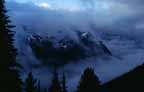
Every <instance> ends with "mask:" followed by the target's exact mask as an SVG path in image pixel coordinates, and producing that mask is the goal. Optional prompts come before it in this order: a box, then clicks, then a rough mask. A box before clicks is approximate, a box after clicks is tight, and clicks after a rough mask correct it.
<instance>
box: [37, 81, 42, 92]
mask: <svg viewBox="0 0 144 92" xmlns="http://www.w3.org/2000/svg"><path fill="white" fill-rule="evenodd" d="M37 88H38V89H37V92H41V87H40V80H39V81H38V86H37Z"/></svg>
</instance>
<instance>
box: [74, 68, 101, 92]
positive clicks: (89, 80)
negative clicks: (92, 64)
mask: <svg viewBox="0 0 144 92" xmlns="http://www.w3.org/2000/svg"><path fill="white" fill-rule="evenodd" d="M99 91H100V82H99V80H98V77H97V76H96V75H95V73H94V70H93V69H91V68H87V69H85V71H84V73H83V75H82V76H81V79H80V82H79V85H78V88H77V92H99Z"/></svg>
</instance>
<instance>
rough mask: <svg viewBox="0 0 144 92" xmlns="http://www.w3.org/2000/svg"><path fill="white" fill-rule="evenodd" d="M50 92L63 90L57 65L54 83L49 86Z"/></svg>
mask: <svg viewBox="0 0 144 92" xmlns="http://www.w3.org/2000/svg"><path fill="white" fill-rule="evenodd" d="M49 92H62V89H61V85H60V82H59V80H58V73H57V68H56V66H55V69H54V72H53V79H52V84H51V86H50V88H49Z"/></svg>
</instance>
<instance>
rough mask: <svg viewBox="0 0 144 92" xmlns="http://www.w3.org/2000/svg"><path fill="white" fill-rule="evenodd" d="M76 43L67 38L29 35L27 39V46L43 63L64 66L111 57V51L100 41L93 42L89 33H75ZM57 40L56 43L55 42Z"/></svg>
mask: <svg viewBox="0 0 144 92" xmlns="http://www.w3.org/2000/svg"><path fill="white" fill-rule="evenodd" d="M76 33H77V37H78V41H75V40H74V39H72V38H71V37H69V36H64V37H63V38H62V39H58V38H56V37H42V36H40V35H36V34H35V35H31V36H30V38H29V39H28V42H29V45H30V47H31V49H32V51H33V53H34V55H35V56H36V58H38V59H39V60H41V61H43V62H45V63H48V64H50V63H54V62H56V63H58V64H65V63H68V62H69V61H74V60H79V59H84V58H86V57H91V56H98V55H103V54H105V55H112V54H111V51H110V50H109V49H108V48H107V47H106V45H105V44H104V43H103V42H102V41H97V42H96V41H95V40H94V39H95V38H93V35H92V34H91V33H89V32H79V31H77V32H76ZM56 39H58V41H55V40H56ZM58 61H59V62H58Z"/></svg>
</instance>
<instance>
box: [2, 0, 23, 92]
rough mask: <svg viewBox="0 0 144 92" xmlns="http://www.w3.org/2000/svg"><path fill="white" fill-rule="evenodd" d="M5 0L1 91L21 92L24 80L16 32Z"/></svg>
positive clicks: (3, 8)
mask: <svg viewBox="0 0 144 92" xmlns="http://www.w3.org/2000/svg"><path fill="white" fill-rule="evenodd" d="M7 12H8V11H7V10H6V7H5V0H0V92H21V84H22V81H21V79H20V77H19V74H18V68H19V66H20V65H19V64H18V63H16V55H17V50H16V48H15V47H14V43H13V42H14V38H13V37H14V32H13V31H11V28H13V27H15V26H13V25H11V21H10V20H9V16H8V15H7Z"/></svg>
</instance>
